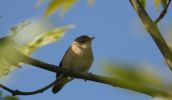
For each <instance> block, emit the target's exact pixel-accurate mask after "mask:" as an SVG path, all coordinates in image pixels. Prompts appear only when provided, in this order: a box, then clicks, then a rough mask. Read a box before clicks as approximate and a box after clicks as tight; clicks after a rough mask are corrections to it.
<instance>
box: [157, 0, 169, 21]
mask: <svg viewBox="0 0 172 100" xmlns="http://www.w3.org/2000/svg"><path fill="white" fill-rule="evenodd" d="M170 3H171V0H168V3H167V5H166V6H165V8H164V9H163V10H162V12H161V13H160V15H159V16H158V18H157V19H156V20H155V21H154V22H155V23H156V24H157V23H158V22H159V21H160V20H161V19H162V18H163V17H164V16H165V14H166V13H167V10H168V8H169V5H170Z"/></svg>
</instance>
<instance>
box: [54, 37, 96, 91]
mask: <svg viewBox="0 0 172 100" xmlns="http://www.w3.org/2000/svg"><path fill="white" fill-rule="evenodd" d="M93 39H94V37H93V38H90V37H88V36H86V35H82V36H80V37H78V38H76V39H75V41H74V42H73V43H72V45H71V46H70V47H69V48H68V50H67V51H66V53H65V55H64V56H63V58H62V61H61V62H60V65H59V66H60V67H63V68H68V69H71V70H77V71H81V72H88V70H89V69H90V67H91V65H92V62H93V54H92V48H91V41H92V40H93ZM73 79H74V78H70V77H66V76H64V75H59V74H57V80H58V82H57V84H56V85H55V86H54V87H53V88H52V92H53V93H57V92H59V91H60V90H61V89H62V88H63V86H64V85H65V84H66V83H68V82H69V81H71V80H73Z"/></svg>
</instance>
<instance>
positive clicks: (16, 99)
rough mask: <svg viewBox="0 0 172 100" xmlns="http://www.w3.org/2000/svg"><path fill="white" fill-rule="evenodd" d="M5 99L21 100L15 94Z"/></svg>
mask: <svg viewBox="0 0 172 100" xmlns="http://www.w3.org/2000/svg"><path fill="white" fill-rule="evenodd" d="M4 100H19V99H18V98H17V97H15V96H5V97H4Z"/></svg>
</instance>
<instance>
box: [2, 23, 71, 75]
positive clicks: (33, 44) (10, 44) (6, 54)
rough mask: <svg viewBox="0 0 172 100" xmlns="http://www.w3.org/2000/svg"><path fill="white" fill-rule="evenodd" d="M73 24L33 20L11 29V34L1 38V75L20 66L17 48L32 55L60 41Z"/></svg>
mask: <svg viewBox="0 0 172 100" xmlns="http://www.w3.org/2000/svg"><path fill="white" fill-rule="evenodd" d="M70 28H73V25H66V26H63V27H57V28H55V27H54V26H52V25H50V23H49V21H48V22H47V21H42V20H41V21H38V20H36V21H33V22H32V23H31V24H28V23H23V22H22V23H21V24H19V25H17V26H15V27H13V28H12V29H11V33H10V36H6V37H3V38H0V77H2V76H4V75H7V74H8V73H9V72H10V71H11V70H13V69H16V68H20V65H21V64H22V63H20V62H18V59H20V56H19V55H17V54H18V53H16V52H15V51H16V50H20V51H21V52H22V53H24V54H27V55H31V54H32V53H33V52H34V51H36V50H37V49H38V48H41V47H43V46H45V45H48V44H50V43H53V42H56V41H58V40H59V39H60V38H61V37H62V36H63V35H64V33H65V32H66V31H67V30H69V29H70Z"/></svg>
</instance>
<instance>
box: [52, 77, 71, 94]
mask: <svg viewBox="0 0 172 100" xmlns="http://www.w3.org/2000/svg"><path fill="white" fill-rule="evenodd" d="M69 81H70V79H68V78H67V77H60V78H59V79H58V82H57V83H56V84H55V85H54V87H53V88H52V92H53V93H57V92H59V91H60V90H61V89H62V88H63V86H64V85H65V84H66V83H67V82H69Z"/></svg>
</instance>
